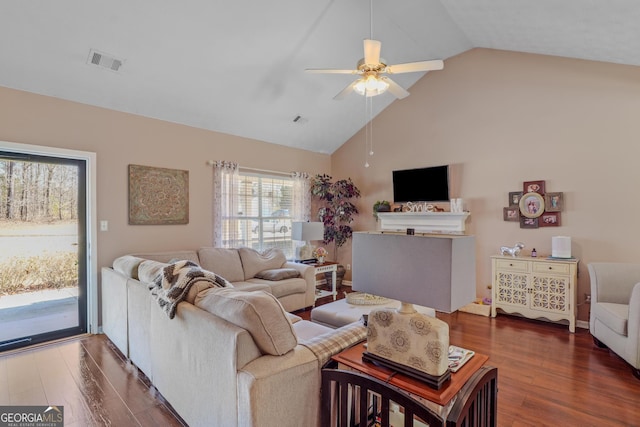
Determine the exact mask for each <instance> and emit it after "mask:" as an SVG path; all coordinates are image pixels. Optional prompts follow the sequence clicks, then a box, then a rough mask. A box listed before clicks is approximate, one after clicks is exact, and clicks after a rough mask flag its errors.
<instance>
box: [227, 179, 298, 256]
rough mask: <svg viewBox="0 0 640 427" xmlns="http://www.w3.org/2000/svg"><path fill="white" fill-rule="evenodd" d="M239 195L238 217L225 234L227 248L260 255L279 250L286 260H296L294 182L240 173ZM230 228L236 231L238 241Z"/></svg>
mask: <svg viewBox="0 0 640 427" xmlns="http://www.w3.org/2000/svg"><path fill="white" fill-rule="evenodd" d="M236 192H237V194H235V196H236V197H237V199H236V200H237V211H238V213H237V215H236V216H235V217H233V216H229V217H228V219H227V220H226V221H225V222H226V224H225V227H224V231H223V234H224V242H225V243H226V246H228V247H238V246H247V247H251V248H254V249H256V250H260V251H261V250H264V249H268V248H272V247H276V248H279V249H281V250H282V251H283V252H284V253H285V255H286V256H287V258H293V257H294V242H293V241H292V240H291V221H292V220H293V219H294V217H293V214H294V212H293V211H294V209H293V200H294V197H293V192H294V180H293V178H289V177H286V176H275V175H265V174H258V173H250V172H245V171H242V170H241V171H240V172H239V175H238V185H237V186H236ZM229 227H237V233H236V237H235V239H234V238H233V236H232V233H230V232H229Z"/></svg>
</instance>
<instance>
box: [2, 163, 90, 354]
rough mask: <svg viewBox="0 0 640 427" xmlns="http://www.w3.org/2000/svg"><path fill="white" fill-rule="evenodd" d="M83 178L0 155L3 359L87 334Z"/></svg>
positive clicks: (61, 166) (63, 168)
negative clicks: (12, 352) (8, 352)
mask: <svg viewBox="0 0 640 427" xmlns="http://www.w3.org/2000/svg"><path fill="white" fill-rule="evenodd" d="M86 170H87V165H86V161H84V160H78V159H65V158H57V157H47V156H37V155H30V154H19V153H12V152H2V151H0V351H4V350H8V349H13V348H18V347H23V346H26V345H31V344H36V343H39V342H44V341H49V340H52V339H57V338H62V337H66V336H71V335H77V334H80V333H84V332H86V331H87V315H86V313H87V262H86V260H87V256H86V254H87V252H86V251H87V233H86V230H87V224H86V193H87V192H86V185H87V180H86Z"/></svg>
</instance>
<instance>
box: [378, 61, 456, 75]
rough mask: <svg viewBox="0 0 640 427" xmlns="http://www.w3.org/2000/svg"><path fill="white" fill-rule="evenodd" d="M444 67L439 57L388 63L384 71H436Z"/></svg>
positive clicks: (394, 72)
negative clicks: (393, 63) (403, 62)
mask: <svg viewBox="0 0 640 427" xmlns="http://www.w3.org/2000/svg"><path fill="white" fill-rule="evenodd" d="M443 68H444V62H442V60H440V59H434V60H432V61H419V62H407V63H406V64H397V65H389V66H388V67H387V69H386V72H387V73H389V74H400V73H414V72H418V71H436V70H442V69H443Z"/></svg>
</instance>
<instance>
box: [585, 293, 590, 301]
mask: <svg viewBox="0 0 640 427" xmlns="http://www.w3.org/2000/svg"><path fill="white" fill-rule="evenodd" d="M584 302H591V295H590V294H584Z"/></svg>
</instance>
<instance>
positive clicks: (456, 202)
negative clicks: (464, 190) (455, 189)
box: [451, 198, 464, 212]
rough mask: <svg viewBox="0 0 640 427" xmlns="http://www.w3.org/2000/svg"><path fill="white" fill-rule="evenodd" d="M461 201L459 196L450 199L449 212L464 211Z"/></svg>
mask: <svg viewBox="0 0 640 427" xmlns="http://www.w3.org/2000/svg"><path fill="white" fill-rule="evenodd" d="M463 202H464V201H463V200H462V199H460V198H457V199H451V212H464V207H463Z"/></svg>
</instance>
